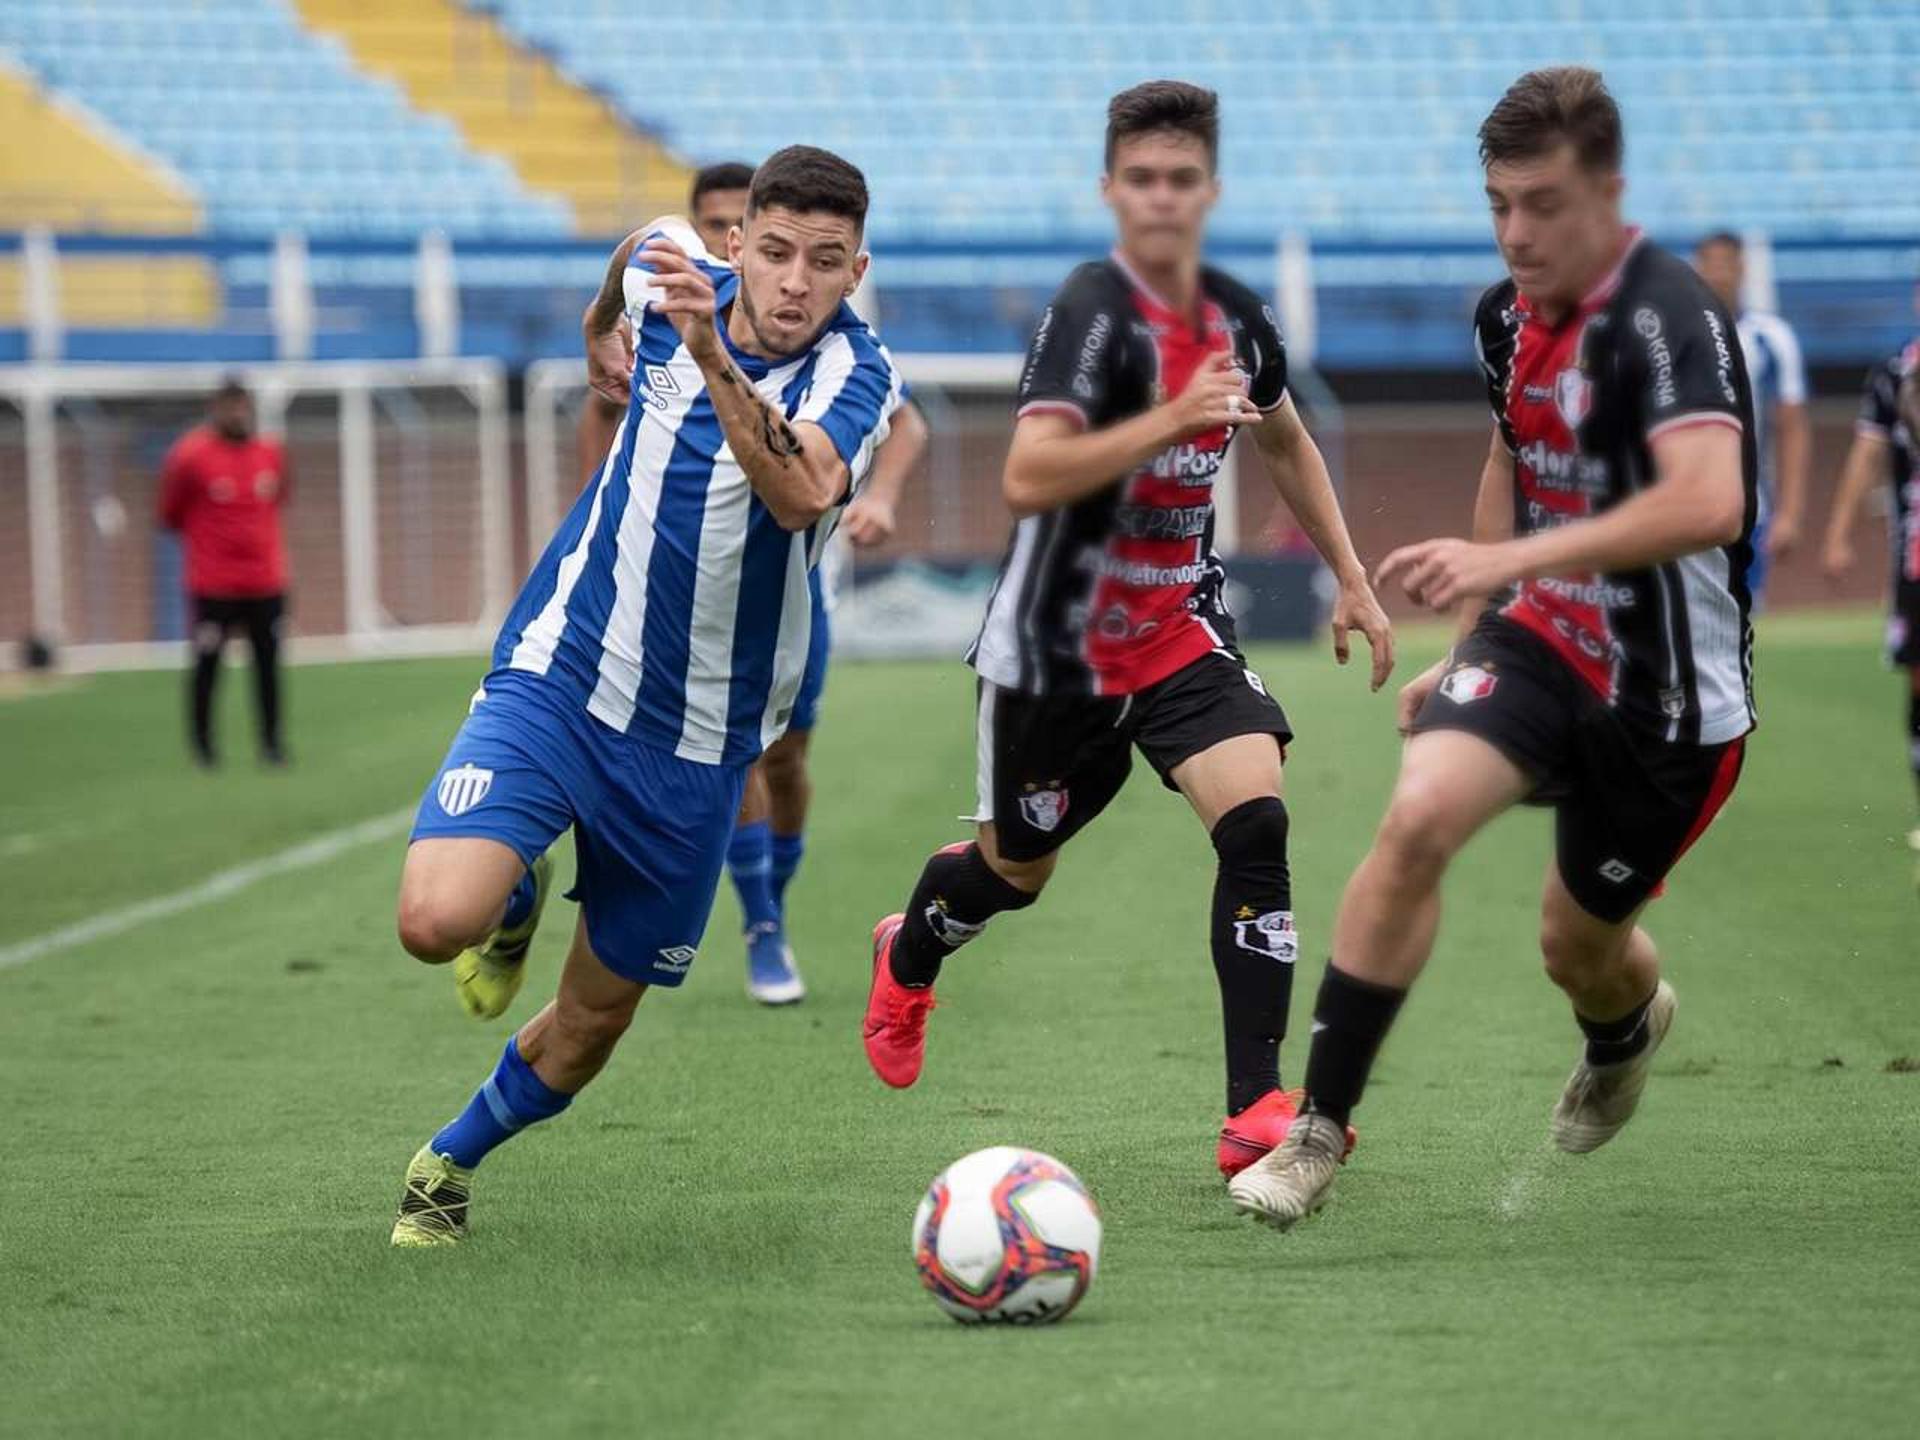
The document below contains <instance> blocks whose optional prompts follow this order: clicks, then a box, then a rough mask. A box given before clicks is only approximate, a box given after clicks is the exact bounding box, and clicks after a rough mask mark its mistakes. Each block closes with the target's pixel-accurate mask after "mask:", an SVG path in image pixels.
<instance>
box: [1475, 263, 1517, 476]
mask: <svg viewBox="0 0 1920 1440" xmlns="http://www.w3.org/2000/svg"><path fill="white" fill-rule="evenodd" d="M1513 300H1514V292H1513V284H1512V282H1511V281H1502V282H1501V283H1500V284H1498V285H1495V286H1493V287H1491V288H1490V289H1488V290H1487V291H1486V292H1485V293H1483V294H1482V295H1481V296H1480V303H1479V304H1478V305H1476V306H1474V309H1473V358H1474V359H1475V361H1477V362H1478V364H1479V366H1480V380H1481V383H1482V384H1483V385H1484V386H1485V387H1486V392H1487V405H1488V407H1489V408H1490V409H1491V410H1492V411H1493V420H1494V423H1495V424H1496V425H1498V426H1499V427H1500V434H1501V435H1502V437H1504V438H1505V440H1506V442H1507V448H1508V449H1512V448H1513V436H1512V434H1511V432H1510V431H1509V430H1508V426H1507V377H1508V375H1509V374H1510V373H1511V372H1512V368H1513V347H1514V337H1515V334H1516V333H1517V332H1516V329H1515V326H1514V324H1513V321H1512V319H1511V317H1510V313H1509V312H1510V309H1511V307H1512V304H1513Z"/></svg>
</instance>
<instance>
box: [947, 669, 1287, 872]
mask: <svg viewBox="0 0 1920 1440" xmlns="http://www.w3.org/2000/svg"><path fill="white" fill-rule="evenodd" d="M1236 735H1272V736H1273V737H1275V739H1277V740H1278V741H1279V742H1280V745H1281V747H1282V749H1284V748H1285V746H1286V744H1287V742H1288V741H1289V740H1291V739H1292V738H1293V731H1292V730H1291V729H1289V728H1288V726H1287V717H1286V715H1285V713H1284V712H1283V711H1282V710H1281V709H1280V705H1279V702H1278V701H1276V700H1275V699H1274V698H1273V696H1271V695H1269V694H1268V693H1267V687H1266V685H1265V683H1264V682H1263V681H1262V680H1261V679H1260V677H1259V676H1258V675H1256V674H1254V673H1253V671H1252V670H1250V669H1248V668H1247V662H1246V661H1245V660H1244V659H1242V658H1241V656H1240V654H1239V653H1238V652H1237V651H1230V650H1215V651H1213V652H1212V653H1211V654H1207V655H1203V656H1201V658H1200V659H1198V660H1196V661H1194V662H1193V663H1192V664H1191V665H1188V666H1186V667H1185V668H1184V669H1181V670H1176V671H1175V672H1174V673H1173V674H1171V675H1169V676H1168V677H1167V678H1166V679H1164V680H1161V681H1159V682H1158V683H1156V684H1153V685H1149V686H1148V687H1147V688H1146V689H1144V690H1141V691H1138V692H1136V693H1134V694H1132V695H1027V694H1023V693H1022V692H1020V691H1018V690H1007V689H1003V688H1002V687H1001V686H998V685H995V684H994V683H993V682H992V681H990V680H982V681H981V682H980V713H979V742H980V757H979V758H980V804H979V809H978V810H977V811H976V812H975V814H974V818H975V819H976V820H991V821H992V822H993V827H994V832H995V838H996V839H997V840H998V842H999V849H1000V853H1001V854H1002V855H1005V856H1006V857H1007V858H1008V859H1009V860H1038V859H1039V858H1040V857H1041V856H1043V855H1051V854H1052V853H1053V852H1054V851H1055V850H1058V849H1059V848H1060V847H1061V846H1062V845H1064V844H1066V843H1067V841H1068V840H1070V839H1072V838H1073V836H1074V835H1076V834H1077V833H1078V832H1079V831H1080V829H1081V828H1082V827H1083V826H1085V825H1086V824H1087V822H1088V821H1090V820H1092V819H1093V818H1094V816H1096V815H1098V814H1099V813H1100V812H1101V811H1102V810H1104V809H1106V808H1107V806H1108V805H1110V804H1111V803H1112V802H1113V797H1114V796H1116V795H1118V794H1119V793H1120V787H1121V786H1122V785H1124V784H1126V781H1127V774H1128V772H1129V771H1130V770H1131V769H1132V768H1133V748H1134V747H1135V746H1136V745H1137V746H1138V747H1139V748H1140V753H1141V755H1143V756H1144V757H1146V761H1147V763H1148V764H1149V765H1151V766H1153V768H1154V769H1155V770H1156V771H1158V772H1159V775H1160V779H1161V780H1162V782H1164V783H1165V784H1166V786H1167V788H1169V789H1173V788H1176V787H1175V786H1174V784H1173V781H1172V779H1171V778H1169V777H1170V775H1171V773H1172V771H1173V769H1174V767H1175V766H1177V765H1179V764H1180V763H1181V762H1182V761H1183V760H1190V759H1192V758H1193V757H1194V756H1195V755H1198V754H1199V753H1200V752H1201V751H1202V750H1205V749H1207V748H1209V747H1210V746H1213V745H1217V744H1219V743H1220V742H1221V741H1222V740H1231V739H1232V738H1233V737H1234V736H1236Z"/></svg>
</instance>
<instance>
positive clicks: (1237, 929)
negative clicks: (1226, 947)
mask: <svg viewBox="0 0 1920 1440" xmlns="http://www.w3.org/2000/svg"><path fill="white" fill-rule="evenodd" d="M1235 913H1236V915H1237V916H1238V917H1239V918H1236V919H1235V920H1234V922H1233V943H1234V944H1236V945H1238V946H1239V947H1240V948H1241V949H1242V950H1247V951H1251V952H1252V953H1253V954H1255V955H1265V956H1267V957H1268V958H1270V959H1273V960H1278V961H1279V962H1280V963H1281V964H1282V965H1291V964H1293V961H1294V957H1295V956H1296V955H1297V954H1298V953H1299V950H1300V937H1299V935H1298V934H1297V933H1296V932H1295V931H1294V928H1293V912H1292V911H1291V910H1269V911H1267V913H1266V914H1264V915H1256V914H1254V913H1253V911H1252V908H1251V907H1249V906H1246V905H1242V906H1241V907H1240V909H1239V910H1238V911H1237V912H1235Z"/></svg>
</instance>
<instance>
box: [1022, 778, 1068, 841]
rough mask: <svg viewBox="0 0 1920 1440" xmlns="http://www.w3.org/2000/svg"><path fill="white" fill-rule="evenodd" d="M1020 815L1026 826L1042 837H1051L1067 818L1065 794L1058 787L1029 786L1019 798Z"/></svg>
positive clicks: (1064, 790) (1062, 788)
mask: <svg viewBox="0 0 1920 1440" xmlns="http://www.w3.org/2000/svg"><path fill="white" fill-rule="evenodd" d="M1020 813H1021V814H1022V815H1023V816H1025V817H1026V821H1027V824H1029V825H1031V826H1032V827H1033V828H1034V829H1036V830H1038V831H1039V832H1040V833H1041V834H1043V835H1051V834H1052V833H1053V832H1054V831H1056V830H1058V829H1059V828H1060V822H1061V821H1062V820H1064V819H1066V818H1067V792H1066V789H1065V788H1064V787H1063V786H1059V785H1044V786H1043V785H1029V786H1028V787H1027V793H1026V794H1024V795H1022V796H1021V797H1020Z"/></svg>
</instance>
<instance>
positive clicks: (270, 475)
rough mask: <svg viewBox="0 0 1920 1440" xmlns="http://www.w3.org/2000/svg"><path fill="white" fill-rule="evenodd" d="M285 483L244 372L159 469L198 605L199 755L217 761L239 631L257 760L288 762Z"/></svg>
mask: <svg viewBox="0 0 1920 1440" xmlns="http://www.w3.org/2000/svg"><path fill="white" fill-rule="evenodd" d="M288 493H289V490H288V475H287V460H286V455H285V452H284V451H283V450H282V449H281V445H280V442H279V441H278V440H274V439H269V438H268V437H266V436H264V435H258V434H255V433H254V415H253V397H252V396H251V395H249V394H248V393H247V389H246V387H245V386H244V385H242V384H241V383H240V382H239V381H238V380H229V381H227V382H226V383H225V384H224V385H222V386H221V387H220V389H219V391H218V392H217V393H216V394H215V395H214V397H213V401H212V403H211V404H210V405H209V407H208V411H207V423H206V424H204V425H197V426H195V427H194V428H193V429H192V430H189V431H188V432H187V433H186V434H185V435H182V436H181V437H180V438H179V439H178V440H177V441H175V442H174V445H173V448H172V449H171V450H169V451H168V452H167V459H166V463H165V465H164V467H163V468H162V470H161V476H160V523H161V524H162V525H163V526H165V527H166V528H167V529H169V530H175V531H178V532H179V534H180V539H181V543H182V544H183V546H184V547H185V549H186V561H187V595H188V598H189V599H190V600H191V602H192V605H193V656H194V664H193V677H192V683H191V686H190V695H191V709H190V714H191V716H192V726H193V729H192V735H191V739H192V743H193V753H194V758H195V759H197V760H198V761H199V762H200V763H201V764H202V765H206V766H212V765H214V764H215V763H217V760H218V756H217V754H216V752H215V750H214V746H213V689H214V682H215V681H216V680H217V679H218V678H219V675H220V652H221V650H222V649H223V648H224V646H225V644H226V639H227V636H228V635H229V634H230V633H232V632H233V631H234V630H243V631H245V632H246V636H247V640H248V643H249V644H250V645H251V646H252V647H253V677H254V692H255V697H256V700H257V702H258V716H259V723H260V758H261V759H262V760H263V761H265V762H266V763H267V764H269V765H283V764H285V763H286V751H285V749H284V747H283V746H282V744H281V740H280V621H281V618H282V617H283V616H284V615H285V613H286V600H287V546H286V537H285V536H284V534H283V533H282V529H281V523H280V512H281V509H282V507H283V506H284V505H285V504H286V501H287V495H288Z"/></svg>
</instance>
